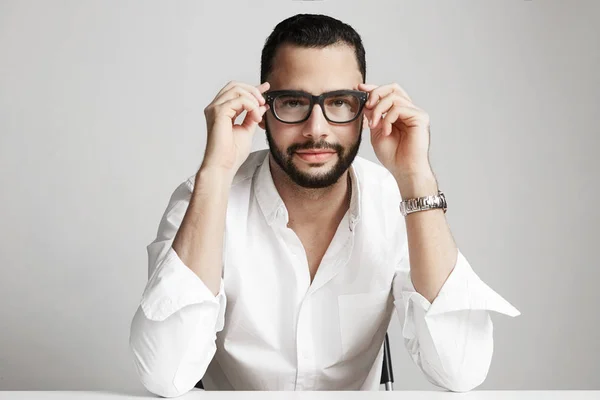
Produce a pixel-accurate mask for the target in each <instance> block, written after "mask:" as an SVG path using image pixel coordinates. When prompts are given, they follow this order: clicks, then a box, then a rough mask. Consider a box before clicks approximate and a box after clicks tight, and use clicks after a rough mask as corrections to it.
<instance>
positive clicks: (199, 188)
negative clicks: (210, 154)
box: [172, 168, 231, 296]
mask: <svg viewBox="0 0 600 400" xmlns="http://www.w3.org/2000/svg"><path fill="white" fill-rule="evenodd" d="M230 187H231V178H230V177H229V175H228V174H226V173H224V172H222V171H220V170H216V169H202V168H201V169H200V171H198V173H197V174H196V181H195V186H194V191H193V193H192V196H191V199H190V204H189V206H188V208H187V211H186V213H185V216H184V218H183V221H182V222H181V226H180V228H179V230H178V231H177V234H176V235H175V239H174V240H173V245H172V246H173V250H175V252H176V253H177V255H178V256H179V258H181V260H182V261H183V263H184V264H185V265H186V266H188V267H189V268H190V269H191V270H192V271H193V272H194V273H195V274H196V275H197V276H198V277H199V278H200V279H202V281H203V282H204V284H205V285H206V286H207V287H208V288H209V289H210V290H211V292H212V293H213V294H214V295H215V296H216V295H217V294H218V292H219V287H220V281H221V275H222V269H223V266H222V264H223V260H222V258H223V257H222V254H223V236H224V232H225V217H226V213H227V202H228V197H229V191H230Z"/></svg>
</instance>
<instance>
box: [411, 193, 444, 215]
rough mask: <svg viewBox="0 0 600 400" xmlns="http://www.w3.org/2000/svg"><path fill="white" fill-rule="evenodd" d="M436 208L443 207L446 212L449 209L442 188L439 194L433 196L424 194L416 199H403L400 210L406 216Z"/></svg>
mask: <svg viewBox="0 0 600 400" xmlns="http://www.w3.org/2000/svg"><path fill="white" fill-rule="evenodd" d="M434 208H443V209H444V213H446V210H447V209H448V203H447V202H446V196H445V195H444V193H443V192H442V191H441V190H438V194H436V195H433V196H424V197H418V198H416V199H408V200H403V201H402V202H401V203H400V212H401V213H402V215H403V216H405V217H406V216H407V215H408V214H410V213H414V212H417V211H425V210H431V209H434Z"/></svg>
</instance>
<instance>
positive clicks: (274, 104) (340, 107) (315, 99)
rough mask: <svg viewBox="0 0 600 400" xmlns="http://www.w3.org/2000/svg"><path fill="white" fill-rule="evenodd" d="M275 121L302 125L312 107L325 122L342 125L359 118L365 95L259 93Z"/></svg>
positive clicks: (340, 92) (350, 92)
mask: <svg viewBox="0 0 600 400" xmlns="http://www.w3.org/2000/svg"><path fill="white" fill-rule="evenodd" d="M263 96H264V98H265V100H266V102H267V104H268V105H269V107H270V109H271V112H272V113H273V115H274V116H275V118H276V119H277V120H278V121H280V122H283V123H284V124H298V123H300V122H304V121H306V120H307V119H308V118H309V117H310V114H311V112H312V109H313V108H314V106H315V104H318V105H320V106H321V110H323V115H324V116H325V119H326V120H327V121H329V122H332V123H335V124H346V123H348V122H352V121H354V120H355V119H356V118H358V116H359V115H360V113H361V111H362V109H363V107H364V106H365V103H366V101H367V97H368V93H367V92H361V91H359V90H334V91H332V92H326V93H323V94H321V95H319V96H315V95H313V94H311V93H307V92H303V91H300V90H274V91H268V92H265V93H263Z"/></svg>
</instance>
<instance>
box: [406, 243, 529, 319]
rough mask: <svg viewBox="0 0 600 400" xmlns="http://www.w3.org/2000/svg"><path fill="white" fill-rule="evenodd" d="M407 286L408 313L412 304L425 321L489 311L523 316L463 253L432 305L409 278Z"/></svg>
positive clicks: (459, 255)
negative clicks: (439, 316) (429, 318)
mask: <svg viewBox="0 0 600 400" xmlns="http://www.w3.org/2000/svg"><path fill="white" fill-rule="evenodd" d="M405 285H408V287H407V288H406V289H405V290H403V291H402V297H403V298H404V304H405V307H406V309H408V307H409V303H410V301H412V302H413V303H414V305H416V306H419V307H421V308H422V309H423V310H425V311H426V313H425V317H429V316H433V315H437V314H443V313H448V312H452V311H460V310H489V311H496V312H498V313H501V314H505V315H508V316H511V317H516V316H518V315H521V313H520V312H519V310H517V309H516V308H515V307H513V305H512V304H510V303H509V302H508V301H506V300H505V299H504V298H502V297H501V296H500V295H499V294H498V293H496V292H495V291H494V290H492V289H491V288H490V287H489V286H488V285H486V284H485V283H484V282H483V281H482V280H481V279H480V278H479V276H477V274H476V273H475V272H474V271H473V269H472V268H471V266H470V265H469V262H468V261H467V259H466V258H465V257H464V255H463V254H462V253H461V252H460V249H459V250H458V257H457V260H456V265H455V266H454V269H453V270H452V272H451V273H450V275H449V276H448V279H446V282H445V283H444V285H443V286H442V288H441V290H440V292H439V293H438V295H437V297H436V298H435V299H434V300H433V303H430V302H429V301H428V300H427V299H426V298H425V297H424V296H423V295H421V294H420V293H419V292H417V291H416V290H415V289H414V286H412V281H411V278H410V274H409V275H408V279H407V282H405Z"/></svg>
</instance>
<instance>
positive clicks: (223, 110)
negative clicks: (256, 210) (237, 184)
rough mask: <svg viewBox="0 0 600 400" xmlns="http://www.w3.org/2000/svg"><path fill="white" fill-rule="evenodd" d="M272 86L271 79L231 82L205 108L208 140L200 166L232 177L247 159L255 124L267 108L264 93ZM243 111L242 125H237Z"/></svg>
mask: <svg viewBox="0 0 600 400" xmlns="http://www.w3.org/2000/svg"><path fill="white" fill-rule="evenodd" d="M269 86H270V85H269V83H268V82H264V83H262V84H260V85H258V86H252V85H248V84H245V83H241V82H229V83H228V84H227V85H226V86H225V87H224V88H223V89H221V91H220V92H219V93H218V94H217V96H216V97H215V99H214V100H213V101H212V102H211V103H210V104H209V105H208V106H207V107H206V108H205V109H204V115H205V116H206V125H207V139H206V150H205V152H204V160H203V161H202V166H201V167H200V168H201V169H202V168H207V169H210V168H213V167H214V168H217V169H221V170H224V171H225V172H226V173H228V174H229V175H230V176H231V178H233V176H234V175H235V173H236V172H237V170H238V169H239V168H240V166H241V165H242V164H243V163H244V161H245V160H246V158H248V155H249V154H250V148H251V147H252V137H253V136H254V132H255V131H256V126H257V125H258V123H259V122H260V121H261V119H262V116H263V115H264V113H265V112H266V111H267V109H268V105H267V104H266V102H265V99H264V97H263V93H264V92H265V91H267V90H268V89H269ZM244 111H247V114H246V116H245V117H244V121H243V122H242V124H241V125H234V123H235V120H236V118H237V117H239V115H240V114H241V113H242V112H244Z"/></svg>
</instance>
